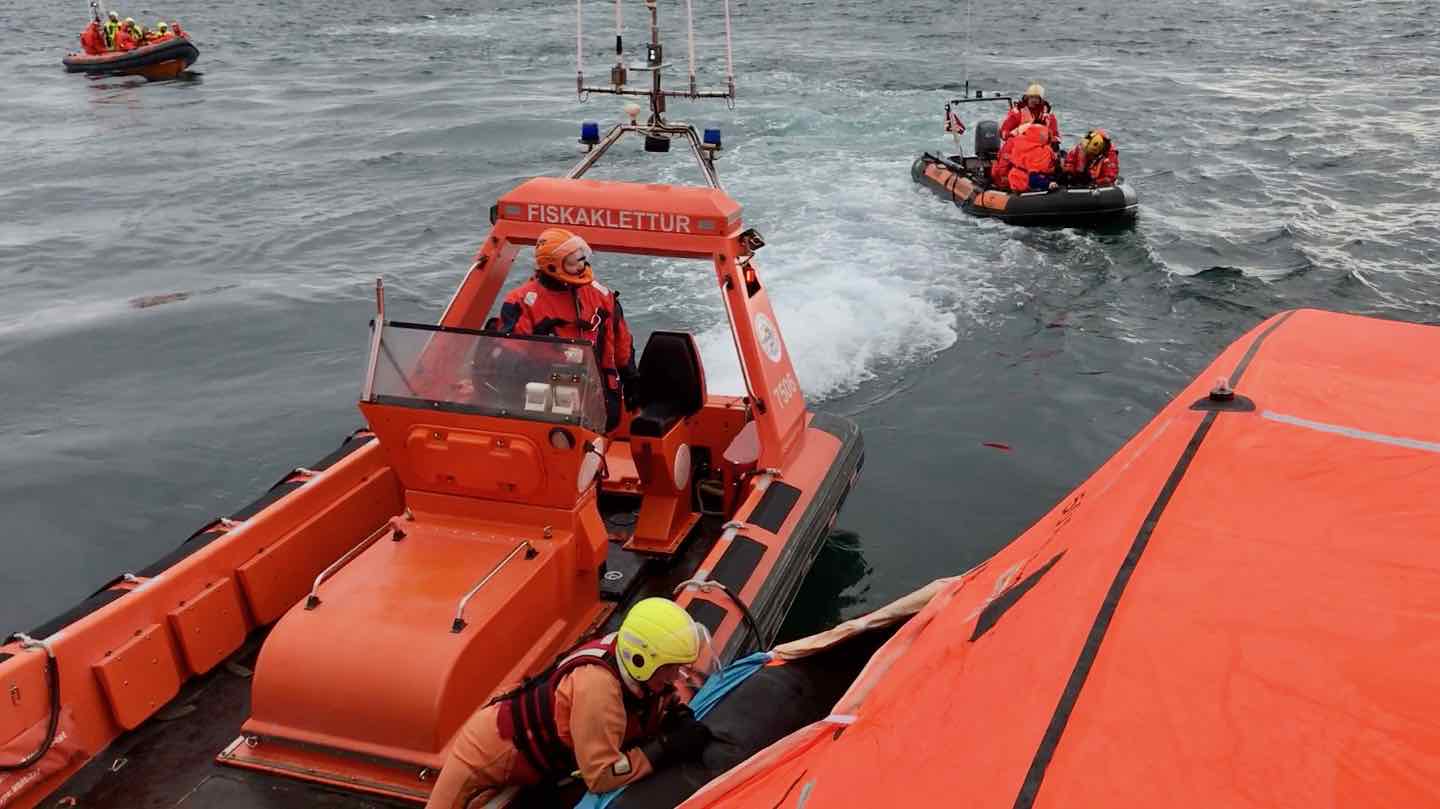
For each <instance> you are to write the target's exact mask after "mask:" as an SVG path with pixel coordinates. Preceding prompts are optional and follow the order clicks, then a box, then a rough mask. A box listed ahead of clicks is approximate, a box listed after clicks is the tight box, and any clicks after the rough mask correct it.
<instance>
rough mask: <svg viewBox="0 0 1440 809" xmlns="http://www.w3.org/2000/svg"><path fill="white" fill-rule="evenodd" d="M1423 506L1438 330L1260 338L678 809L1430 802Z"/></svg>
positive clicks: (1429, 527)
mask: <svg viewBox="0 0 1440 809" xmlns="http://www.w3.org/2000/svg"><path fill="white" fill-rule="evenodd" d="M1217 378H1218V379H1220V380H1222V381H1223V382H1224V384H1223V385H1217V384H1216V379H1217ZM1437 487H1440V328H1436V327H1434V326H1421V325H1412V324H1403V323H1394V322H1388V321H1383V320H1375V319H1369V318H1362V317H1354V316H1349V315H1339V314H1331V313H1324V312H1317V311H1296V312H1288V313H1284V314H1280V315H1277V316H1275V317H1273V318H1271V319H1270V320H1268V321H1266V322H1265V323H1262V324H1261V325H1260V326H1258V327H1256V328H1255V329H1254V330H1253V331H1251V332H1250V333H1249V334H1248V335H1246V336H1245V337H1244V338H1242V339H1241V340H1239V341H1238V342H1236V343H1235V344H1234V345H1232V346H1231V347H1230V348H1229V349H1227V350H1226V351H1225V352H1224V353H1223V354H1221V356H1220V357H1219V358H1218V359H1217V360H1216V361H1215V363H1214V364H1213V365H1211V366H1210V368H1209V369H1208V370H1206V371H1205V372H1204V373H1203V374H1201V375H1200V377H1199V378H1198V379H1197V380H1196V381H1195V382H1193V383H1192V384H1191V385H1189V386H1188V387H1187V388H1186V389H1185V390H1183V391H1182V392H1181V393H1180V394H1179V396H1178V397H1176V399H1175V401H1173V402H1172V403H1171V404H1170V405H1169V406H1167V407H1166V408H1165V409H1164V410H1162V411H1161V412H1160V414H1159V415H1158V416H1157V417H1156V418H1155V419H1154V420H1153V421H1151V422H1150V424H1149V425H1147V426H1146V427H1145V428H1144V429H1142V430H1141V431H1140V433H1139V434H1138V435H1136V436H1135V437H1134V438H1132V439H1131V440H1130V441H1129V442H1128V443H1127V444H1126V445H1125V446H1124V447H1122V448H1121V449H1120V450H1119V451H1118V452H1116V453H1115V455H1114V456H1113V457H1112V458H1111V459H1110V460H1109V461H1108V462H1107V463H1106V464H1105V465H1104V466H1102V467H1101V468H1100V469H1099V471H1097V472H1096V473H1095V474H1094V475H1093V476H1091V477H1090V479H1089V480H1087V481H1085V482H1084V483H1082V484H1081V485H1080V487H1079V488H1077V489H1076V490H1075V491H1074V492H1073V493H1072V494H1071V495H1070V496H1068V497H1066V498H1065V499H1064V500H1063V501H1062V502H1061V503H1060V504H1058V505H1057V506H1056V507H1055V508H1054V510H1052V511H1051V512H1050V513H1049V514H1048V515H1046V516H1045V517H1044V518H1043V519H1041V520H1040V521H1039V522H1038V523H1037V524H1036V525H1035V526H1034V527H1032V528H1031V529H1030V530H1029V531H1027V532H1026V533H1025V534H1023V535H1022V536H1021V537H1019V538H1018V539H1017V540H1015V542H1014V543H1012V544H1011V545H1010V546H1008V547H1006V548H1005V549H1003V550H1002V551H1000V552H999V553H998V554H996V555H995V556H994V557H993V558H991V559H990V560H989V561H987V562H984V563H982V564H981V565H979V566H978V567H976V568H974V569H973V570H970V571H969V572H967V573H965V574H964V575H963V576H960V577H958V578H956V579H951V580H946V581H940V582H936V583H934V584H933V585H931V587H929V588H927V589H926V590H925V591H922V592H921V593H918V594H917V597H918V598H919V600H920V601H919V604H914V605H911V607H910V609H911V610H912V611H913V610H914V609H918V610H919V612H918V614H917V615H915V617H913V618H911V619H910V620H909V621H908V622H907V623H906V624H905V625H904V626H903V627H901V628H900V629H899V631H898V632H897V633H896V634H895V635H894V637H893V638H891V640H890V641H889V642H888V643H887V644H886V645H885V646H883V647H881V649H880V650H879V651H878V652H877V653H876V654H875V655H874V656H873V657H872V658H871V659H870V661H869V663H868V665H867V666H866V668H865V669H864V670H863V672H862V673H861V674H860V675H859V677H858V678H857V679H856V681H855V682H854V683H853V685H852V686H851V687H850V689H849V691H848V692H847V693H846V695H845V696H844V697H842V698H841V699H840V700H839V702H838V703H836V704H835V705H834V707H833V709H831V711H830V713H829V715H828V716H826V717H825V718H824V719H822V720H820V721H818V722H815V723H813V724H811V725H809V726H807V727H804V728H803V729H800V730H797V731H796V732H794V733H792V734H791V735H789V736H787V737H786V738H785V739H783V740H782V741H780V742H778V743H776V744H774V745H773V746H771V747H769V748H767V749H765V750H764V751H762V752H759V753H758V754H756V755H754V756H753V757H751V758H750V759H749V760H748V761H746V762H745V763H744V764H743V765H741V766H739V767H738V768H736V769H734V770H732V771H730V772H729V773H727V774H725V775H723V776H721V777H719V778H718V779H716V780H714V781H712V782H711V783H710V784H708V785H707V786H706V787H705V788H703V789H702V790H701V791H700V792H699V793H698V794H696V795H695V796H694V797H693V798H691V799H690V800H689V801H688V802H686V803H685V804H684V806H685V807H686V808H687V809H705V808H709V807H716V808H717V809H718V808H719V807H765V809H771V807H787V808H788V807H800V806H808V807H816V806H827V807H828V806H877V805H901V806H952V805H958V806H967V807H977V808H978V809H989V808H992V807H993V809H1017V808H1018V809H1032V808H1033V809H1051V808H1053V807H1115V808H1116V809H1126V807H1137V809H1138V808H1142V807H1143V809H1151V808H1152V807H1156V806H1173V807H1192V806H1193V807H1216V806H1305V807H1317V808H1318V807H1356V806H1431V805H1434V804H1435V803H1436V796H1437V794H1440V793H1437V789H1440V786H1437V785H1440V723H1437V721H1436V719H1435V717H1436V716H1437V715H1440V697H1437V692H1436V689H1435V687H1434V682H1433V680H1434V676H1433V672H1435V671H1437V670H1440V644H1437V643H1436V640H1435V639H1436V638H1437V637H1440V545H1437V544H1436V542H1435V537H1436V536H1437V535H1440V498H1437V497H1435V496H1434V492H1435V490H1436V489H1437ZM909 600H913V599H909ZM922 605H923V607H922ZM901 606H902V607H903V606H904V605H903V604H902V605H901ZM828 640H831V639H828V638H826V637H824V636H822V637H821V638H819V639H817V641H816V643H812V644H810V645H816V644H817V643H823V642H826V641H828ZM799 645H805V644H799ZM792 651H793V652H795V653H802V654H803V653H804V652H805V650H804V649H793V650H792ZM756 710H763V706H756Z"/></svg>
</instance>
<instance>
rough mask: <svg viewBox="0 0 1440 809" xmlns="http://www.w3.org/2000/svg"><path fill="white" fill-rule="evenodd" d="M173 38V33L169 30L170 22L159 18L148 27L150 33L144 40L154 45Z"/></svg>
mask: <svg viewBox="0 0 1440 809" xmlns="http://www.w3.org/2000/svg"><path fill="white" fill-rule="evenodd" d="M174 38H175V34H174V33H172V32H171V31H170V24H169V23H167V22H165V21H164V20H161V21H160V22H157V23H155V27H154V28H152V29H150V35H149V36H148V37H146V39H145V42H146V44H149V45H154V44H155V43H157V42H166V41H169V40H172V39H174Z"/></svg>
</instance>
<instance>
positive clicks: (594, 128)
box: [580, 121, 600, 146]
mask: <svg viewBox="0 0 1440 809" xmlns="http://www.w3.org/2000/svg"><path fill="white" fill-rule="evenodd" d="M580 142H581V143H583V144H585V145H586V146H594V145H595V144H597V143H599V142H600V124H599V123H597V122H595V121H585V122H584V123H582V124H580Z"/></svg>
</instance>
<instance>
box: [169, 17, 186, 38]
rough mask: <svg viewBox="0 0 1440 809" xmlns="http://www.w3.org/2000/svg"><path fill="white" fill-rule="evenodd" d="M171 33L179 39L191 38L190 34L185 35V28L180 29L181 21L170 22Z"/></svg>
mask: <svg viewBox="0 0 1440 809" xmlns="http://www.w3.org/2000/svg"><path fill="white" fill-rule="evenodd" d="M170 33H172V34H174V35H175V36H177V37H189V36H190V35H189V34H187V33H185V29H184V28H181V27H180V21H179V20H171V21H170Z"/></svg>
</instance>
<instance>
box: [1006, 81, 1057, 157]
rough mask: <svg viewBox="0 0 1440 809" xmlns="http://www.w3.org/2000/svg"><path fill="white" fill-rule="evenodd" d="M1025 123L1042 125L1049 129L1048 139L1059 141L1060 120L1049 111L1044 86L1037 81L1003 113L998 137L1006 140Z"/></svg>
mask: <svg viewBox="0 0 1440 809" xmlns="http://www.w3.org/2000/svg"><path fill="white" fill-rule="evenodd" d="M1025 124H1042V125H1044V126H1045V127H1046V128H1047V129H1049V130H1050V140H1051V141H1052V142H1054V143H1057V144H1058V143H1059V142H1060V122H1059V121H1058V120H1057V119H1056V118H1055V113H1054V112H1053V111H1051V109H1050V102H1049V101H1046V100H1045V88H1044V87H1042V86H1040V84H1039V83H1038V82H1037V83H1035V84H1031V85H1030V86H1029V87H1027V88H1026V89H1025V95H1023V96H1021V97H1020V101H1019V103H1017V104H1016V105H1015V106H1013V107H1011V108H1010V111H1009V112H1008V113H1006V114H1005V120H1004V121H1002V122H1001V123H1000V138H1001V139H1002V140H1008V139H1009V138H1010V136H1011V135H1012V134H1013V133H1014V132H1015V130H1016V129H1018V128H1020V127H1022V126H1024V125H1025Z"/></svg>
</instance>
